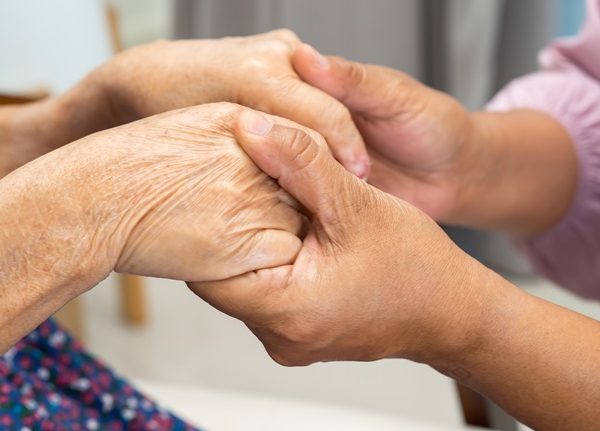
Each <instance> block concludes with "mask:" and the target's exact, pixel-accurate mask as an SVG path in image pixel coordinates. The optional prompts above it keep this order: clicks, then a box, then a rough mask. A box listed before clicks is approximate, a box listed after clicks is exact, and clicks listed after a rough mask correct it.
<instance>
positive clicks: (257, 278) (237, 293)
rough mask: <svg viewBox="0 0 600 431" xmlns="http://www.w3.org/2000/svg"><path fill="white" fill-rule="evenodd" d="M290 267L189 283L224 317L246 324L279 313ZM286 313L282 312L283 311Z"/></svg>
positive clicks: (189, 285) (192, 288)
mask: <svg viewBox="0 0 600 431" xmlns="http://www.w3.org/2000/svg"><path fill="white" fill-rule="evenodd" d="M291 269H292V267H291V266H280V267H276V268H268V269H261V270H258V271H254V272H248V273H246V274H243V275H239V276H237V277H233V278H230V279H226V280H221V281H211V282H199V283H194V282H188V283H187V285H188V287H189V288H190V289H191V290H192V292H194V293H195V294H196V295H198V296H199V297H200V298H202V299H203V300H205V301H206V302H208V303H209V304H210V305H212V306H213V307H215V308H217V309H218V310H220V311H222V312H223V313H225V314H228V315H230V316H233V317H235V318H238V319H240V320H244V321H253V322H256V321H257V320H262V319H267V318H268V316H271V315H272V314H273V313H277V312H278V309H280V308H281V307H279V306H278V305H277V304H278V302H279V301H280V300H281V298H282V294H284V293H285V286H286V285H287V282H288V279H289V277H290V274H291ZM282 311H283V310H282Z"/></svg>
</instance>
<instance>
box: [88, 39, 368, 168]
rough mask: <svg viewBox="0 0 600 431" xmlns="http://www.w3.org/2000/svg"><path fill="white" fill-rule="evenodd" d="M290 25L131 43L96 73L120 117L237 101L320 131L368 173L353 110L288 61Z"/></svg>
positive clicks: (295, 42) (347, 161)
mask: <svg viewBox="0 0 600 431" xmlns="http://www.w3.org/2000/svg"><path fill="white" fill-rule="evenodd" d="M300 43H301V42H300V40H299V39H298V37H297V36H296V35H295V34H294V33H292V32H291V31H289V30H276V31H273V32H270V33H265V34H260V35H256V36H251V37H237V38H223V39H214V40H179V41H160V42H156V43H152V44H148V45H143V46H139V47H135V48H132V49H130V50H127V51H125V52H123V53H122V54H120V55H118V56H116V57H115V58H114V59H113V60H111V61H109V62H108V63H107V64H106V65H104V66H103V67H101V68H100V69H99V70H98V71H96V72H95V73H93V74H92V76H91V78H92V79H91V80H90V82H91V83H93V84H94V85H95V86H97V87H99V88H102V89H103V90H104V91H105V92H106V94H107V95H108V103H109V105H110V107H111V109H112V112H113V114H114V116H115V120H116V121H117V122H118V123H123V122H125V121H130V120H134V119H137V118H140V117H145V116H148V115H153V114H157V113H159V112H164V111H168V110H172V109H177V108H181V107H184V106H190V105H197V104H201V103H210V102H233V103H239V104H241V105H244V106H249V107H251V108H255V109H258V110H260V111H263V112H267V113H272V114H276V115H278V116H281V117H285V118H289V119H291V120H294V121H296V122H297V123H300V124H302V125H304V126H306V127H310V128H312V129H315V130H317V131H318V132H320V133H321V134H323V136H325V138H326V139H327V142H328V144H329V145H330V147H331V148H332V151H333V153H334V155H335V156H336V158H337V159H338V160H339V161H340V162H341V163H342V164H343V165H344V166H346V167H347V168H348V169H349V170H351V171H352V172H354V173H355V174H357V175H359V176H363V177H364V176H366V175H367V172H368V168H369V163H368V156H367V154H366V150H365V148H364V143H363V141H362V138H361V136H360V133H359V132H358V130H357V129H356V126H355V125H354V123H353V121H352V117H351V115H350V111H349V110H348V109H347V108H346V107H345V106H344V105H343V104H342V103H340V102H339V101H338V100H336V99H335V98H333V97H331V96H330V95H328V94H327V93H325V92H324V91H321V90H319V89H316V88H314V87H313V86H311V85H309V84H307V83H305V82H303V81H302V80H301V79H300V78H299V77H298V75H297V74H296V72H295V71H294V68H293V67H292V64H291V57H292V54H293V52H294V50H295V49H296V48H297V47H298V46H299V45H300Z"/></svg>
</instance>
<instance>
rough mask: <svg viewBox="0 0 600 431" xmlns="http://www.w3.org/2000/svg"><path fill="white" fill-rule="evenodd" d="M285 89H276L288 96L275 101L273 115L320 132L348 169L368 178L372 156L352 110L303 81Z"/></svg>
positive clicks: (290, 82) (287, 83) (271, 108)
mask: <svg viewBox="0 0 600 431" xmlns="http://www.w3.org/2000/svg"><path fill="white" fill-rule="evenodd" d="M281 85H283V87H282V88H279V89H275V90H276V91H274V94H278V93H279V94H285V97H276V98H274V100H273V101H272V102H271V103H270V106H269V112H271V113H273V114H276V115H278V116H281V117H285V118H289V119H290V120H293V121H295V122H297V123H299V124H302V125H304V126H306V127H309V128H311V129H314V130H316V131H317V132H319V133H320V134H321V135H323V137H324V138H325V140H326V141H327V143H328V145H329V147H330V148H331V151H332V153H333V155H334V156H335V158H336V159H337V160H338V161H339V162H340V163H341V164H342V165H343V166H344V167H345V168H346V169H348V170H349V171H350V172H352V173H353V174H355V175H356V176H358V177H359V178H366V177H367V176H368V174H369V169H370V162H369V156H368V154H367V150H366V147H365V143H364V141H363V138H362V136H361V134H360V132H359V131H358V128H357V127H356V125H355V124H354V121H353V119H352V115H351V114H350V111H349V110H348V108H346V107H345V106H344V105H343V104H342V103H340V102H339V101H337V100H336V99H335V98H333V97H331V96H330V95H328V94H326V93H325V92H323V91H321V90H319V89H317V88H314V87H312V86H310V85H308V84H306V83H304V82H302V81H301V80H295V79H293V78H288V79H286V80H285V82H283V83H282V84H281ZM277 90H279V91H277Z"/></svg>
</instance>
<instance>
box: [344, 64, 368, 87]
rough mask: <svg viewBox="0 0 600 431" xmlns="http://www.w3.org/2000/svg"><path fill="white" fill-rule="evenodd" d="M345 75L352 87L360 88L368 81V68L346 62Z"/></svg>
mask: <svg viewBox="0 0 600 431" xmlns="http://www.w3.org/2000/svg"><path fill="white" fill-rule="evenodd" d="M344 64H345V66H344V67H345V69H346V70H345V72H346V73H345V75H346V78H347V79H348V81H349V83H350V84H351V86H352V87H360V86H361V85H362V84H364V82H365V81H366V79H367V68H366V67H365V65H364V64H362V63H353V62H344Z"/></svg>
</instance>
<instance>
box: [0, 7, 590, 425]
mask: <svg viewBox="0 0 600 431" xmlns="http://www.w3.org/2000/svg"><path fill="white" fill-rule="evenodd" d="M584 9H585V8H584V1H583V0H528V1H526V2H524V1H520V0H369V1H365V0H302V1H299V0H109V1H101V0H85V1H82V0H54V1H52V2H48V1H44V0H19V1H18V2H11V1H8V0H4V1H2V2H0V53H2V55H1V56H0V93H4V94H7V95H11V96H19V95H24V96H30V95H38V94H44V93H49V94H56V93H60V92H62V91H64V90H65V89H67V88H69V87H70V86H71V85H73V84H74V83H75V82H77V81H78V80H79V79H80V78H81V77H82V76H83V75H85V74H86V73H87V72H88V71H89V70H91V69H93V68H94V67H96V66H97V65H99V64H101V63H102V62H104V61H106V59H108V58H109V57H110V56H111V55H113V54H114V52H115V51H116V50H118V49H121V48H127V47H131V46H134V45H137V44H142V43H146V42H150V41H153V40H156V39H160V38H195V37H200V38H206V37H221V36H226V35H248V34H254V33H259V32H263V31H268V30H271V29H274V28H280V27H287V28H291V29H292V30H294V31H295V32H296V33H297V34H298V35H299V36H300V38H302V39H303V40H305V41H306V42H308V43H310V44H312V45H314V46H315V47H317V48H318V49H319V50H320V51H321V52H324V53H330V54H337V55H343V56H346V57H349V58H351V59H354V60H358V61H364V62H371V63H378V64H383V65H387V66H391V67H395V68H399V69H402V70H404V71H406V72H407V73H409V74H411V75H413V76H415V77H416V78H418V79H420V80H422V81H424V82H425V83H427V84H429V85H431V86H434V87H436V88H439V89H441V90H444V91H447V92H449V93H451V94H453V95H454V96H456V97H457V98H458V99H460V100H461V101H462V102H463V103H464V104H466V105H467V106H468V107H470V108H471V109H479V108H481V107H482V106H484V105H485V102H486V101H487V100H489V98H490V97H491V96H492V95H493V94H494V92H495V91H497V90H498V89H499V88H500V87H501V86H502V85H504V84H505V83H507V82H508V81H510V80H511V79H512V78H514V77H517V76H520V75H522V74H524V73H527V72H530V71H533V70H535V69H536V54H537V52H538V51H539V49H540V48H541V47H543V46H544V45H545V44H546V43H547V42H548V41H549V40H551V39H552V38H555V37H559V36H560V37H567V36H571V35H573V34H575V33H576V32H577V30H578V28H579V26H580V25H581V23H582V20H583V18H584V12H585V10H584ZM223 55H227V53H223ZM199 79H202V77H199ZM449 232H450V234H451V235H452V236H453V238H454V239H455V240H456V241H457V242H458V243H459V244H460V245H461V246H462V247H464V248H465V249H466V250H467V251H469V252H470V253H471V254H473V255H474V256H475V257H477V258H478V259H480V260H482V261H483V262H484V263H486V264H488V265H490V266H492V267H494V268H495V269H497V270H499V271H501V272H502V273H503V274H505V275H506V276H507V277H509V278H511V279H512V280H514V281H515V282H516V283H517V284H519V285H520V286H522V287H523V288H525V289H528V290H531V292H532V293H534V294H537V295H540V296H543V297H545V298H547V299H549V300H551V301H553V302H557V303H560V304H562V305H565V306H567V307H569V308H573V309H576V310H578V311H580V312H583V313H586V314H588V315H590V316H592V317H595V318H600V307H599V306H598V304H594V303H590V302H584V301H582V300H579V299H578V298H576V297H574V296H572V295H570V294H568V293H565V292H562V291H560V290H558V289H557V288H555V287H554V286H552V285H550V284H549V283H547V282H544V281H542V280H539V279H537V278H536V277H534V276H533V275H531V273H530V270H529V268H528V266H527V264H526V263H525V262H524V260H523V259H522V258H521V257H520V256H519V254H518V253H517V252H516V251H515V250H514V249H513V248H512V247H511V245H510V243H509V242H508V240H507V239H506V238H503V237H501V236H498V235H493V234H488V233H480V232H472V231H467V230H459V229H450V230H449ZM64 319H65V321H66V322H67V324H68V325H73V328H74V331H76V332H77V333H79V334H80V336H81V337H82V339H83V340H84V342H85V344H86V345H87V346H88V347H89V348H90V349H91V350H92V351H94V352H95V353H97V354H98V355H99V356H100V357H102V358H103V359H105V360H106V362H108V363H109V364H111V365H112V366H113V367H115V368H116V369H117V370H118V371H119V372H121V373H122V374H124V375H126V376H128V377H131V378H134V379H136V380H137V381H139V382H140V384H141V385H142V386H143V387H146V388H148V390H149V391H151V392H153V393H155V394H156V396H157V397H159V398H160V399H162V400H164V401H165V402H166V404H168V405H169V406H170V407H172V408H174V409H176V410H177V409H181V408H182V406H186V405H187V406H188V411H189V410H191V411H192V412H191V413H189V412H188V413H186V414H187V415H188V417H189V415H194V417H198V418H200V421H201V422H200V423H205V424H207V425H209V426H210V425H211V424H217V425H213V428H211V429H241V428H242V427H243V428H244V429H255V428H253V427H252V426H257V425H256V424H258V425H260V427H262V428H260V429H292V424H291V421H295V422H297V423H305V422H302V421H307V422H306V423H307V424H310V425H307V426H311V427H312V428H313V429H341V428H344V429H355V428H351V427H352V424H351V422H352V421H354V425H356V424H358V423H362V422H360V420H359V419H358V418H355V417H354V416H352V415H353V414H355V413H356V412H360V413H361V414H364V416H361V417H362V418H363V419H364V418H368V419H365V420H367V422H366V423H371V424H379V426H378V425H372V426H371V427H366V428H362V429H387V428H384V425H383V424H384V423H385V424H388V425H389V427H390V428H389V429H398V428H395V426H396V425H394V424H399V423H405V422H396V421H414V422H415V424H414V426H413V428H411V427H409V426H407V427H405V428H403V429H423V430H424V429H434V428H419V426H421V425H417V424H416V423H417V422H418V423H422V424H425V425H422V426H431V427H436V426H437V427H442V428H440V429H449V428H450V427H455V428H458V427H461V426H462V425H463V424H464V414H465V412H466V410H465V408H467V407H468V406H467V407H466V405H467V404H468V402H469V401H468V396H469V394H467V395H465V394H464V393H463V397H462V398H461V397H459V396H458V392H457V388H456V386H455V384H454V383H453V382H452V381H451V380H449V379H447V378H445V377H443V376H441V375H439V374H437V373H436V372H435V371H433V370H431V369H429V368H428V367H425V366H421V365H417V364H413V363H409V362H407V361H399V360H394V361H391V360H390V361H380V362H377V363H372V364H358V363H345V364H318V365H313V366H311V367H308V368H304V369H286V368H283V367H280V366H278V365H276V364H275V363H273V362H272V361H271V360H270V359H269V358H268V356H267V355H266V354H265V352H264V350H263V348H262V346H261V345H260V344H259V343H258V342H257V341H256V340H255V339H254V337H253V336H252V335H251V334H250V332H249V331H248V330H247V329H246V328H245V327H244V326H243V325H242V324H240V323H239V322H237V321H234V320H232V319H230V318H228V317H226V316H223V315H221V314H220V313H219V312H217V311H215V310H213V309H211V308H210V307H208V306H207V305H205V304H204V303H202V302H201V301H199V300H197V299H196V298H195V297H194V296H193V295H192V294H191V293H189V292H188V291H187V289H186V288H185V286H184V285H183V284H182V283H177V282H172V281H165V280H154V279H144V280H140V279H135V278H124V277H121V276H112V277H111V278H109V279H108V280H106V281H105V282H104V283H102V284H101V285H99V286H98V287H97V288H95V289H94V290H93V291H91V292H90V293H89V294H87V295H86V296H85V297H84V298H82V299H81V300H80V301H78V303H77V304H76V305H74V306H73V307H72V308H71V309H70V310H66V317H64ZM541 365H543V364H541ZM465 397H467V398H465ZM475 402H476V403H477V402H480V400H479V401H478V400H475ZM483 403H484V404H485V406H486V408H487V409H488V410H487V414H488V416H489V422H490V423H491V422H494V426H496V427H497V428H498V429H506V430H509V429H513V430H514V429H523V428H522V427H521V428H519V427H520V426H519V425H517V424H515V423H514V422H512V421H510V419H509V418H506V417H504V415H503V414H502V412H501V411H499V410H498V409H496V408H495V407H493V406H490V405H489V403H487V402H485V401H484V402H483ZM190 406H191V407H190ZM294 409H296V410H294ZM331 412H334V413H335V414H338V415H339V416H335V414H333V413H331ZM330 413H331V414H333V416H331V417H330V418H329V419H330V420H332V421H333V422H331V423H334V424H337V425H334V426H329V427H326V428H319V427H318V426H317V425H318V423H319V421H325V422H326V419H325V418H326V417H328V416H327V415H328V414H330ZM466 413H467V414H468V412H466ZM250 417H252V418H253V419H252V420H253V421H254V422H252V423H250V422H251V421H250V420H249V419H248V418H250ZM341 417H344V418H346V419H345V420H346V421H347V422H344V423H340V422H339V420H340V419H339V418H341ZM202 418H205V422H202ZM273 418H280V420H281V421H282V422H280V423H279V425H277V427H275V428H274V427H273V423H274V422H273V421H274V420H275V419H273ZM291 418H293V419H291ZM278 420H279V419H278ZM286 420H287V421H290V422H287V423H286V422H285V421H286ZM368 421H371V422H368ZM378 421H380V422H378ZM386 421H387V422H386ZM281 424H285V425H281ZM427 424H429V425H427ZM480 424H483V423H480ZM455 428H452V429H455ZM256 429H258V428H256ZM293 429H295V428H293ZM356 429H361V428H356ZM436 429H437V428H436Z"/></svg>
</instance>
